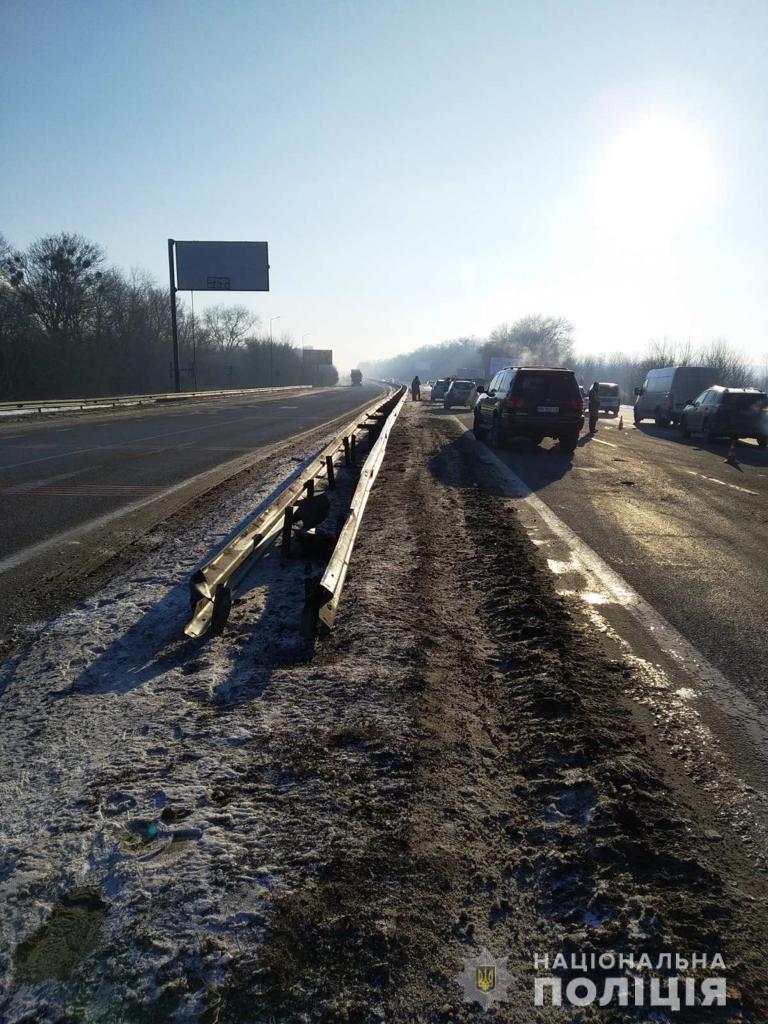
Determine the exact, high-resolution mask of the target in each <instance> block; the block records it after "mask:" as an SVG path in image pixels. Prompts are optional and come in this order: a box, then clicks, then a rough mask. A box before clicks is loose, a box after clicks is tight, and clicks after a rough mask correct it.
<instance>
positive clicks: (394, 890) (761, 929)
mask: <svg viewBox="0 0 768 1024" xmlns="http://www.w3.org/2000/svg"><path fill="white" fill-rule="evenodd" d="M632 672H633V669H632V667H631V666H629V665H628V664H626V663H624V662H622V661H620V660H616V659H612V658H609V657H607V656H606V654H605V652H604V650H603V649H602V647H601V646H600V640H599V638H596V637H594V636H592V635H590V634H588V633H587V632H586V631H585V630H584V629H583V627H581V626H580V625H578V624H577V623H576V621H575V620H574V619H573V618H572V617H571V615H570V613H569V611H568V608H567V606H566V604H565V602H564V600H563V599H562V598H560V597H558V596H557V594H556V593H555V590H554V587H553V585H552V582H551V579H550V577H549V575H548V574H547V573H546V570H545V569H544V567H543V565H542V563H541V561H540V560H539V558H538V556H537V555H536V553H535V550H534V548H533V545H532V544H531V543H530V542H529V540H528V539H527V537H526V535H525V533H524V531H523V530H522V528H521V527H520V526H519V524H518V523H517V522H516V517H515V513H514V510H513V509H512V508H511V507H510V503H509V502H508V501H506V500H505V499H504V498H503V497H502V496H500V495H493V494H489V493H487V490H485V488H484V482H483V480H482V479H481V477H480V473H479V472H478V470H477V468H476V466H475V464H474V463H473V461H472V456H471V453H470V451H469V449H468V448H467V447H465V446H464V445H463V444H462V442H461V439H460V436H459V431H458V429H457V428H455V427H452V426H451V425H450V423H449V422H448V421H446V420H441V418H440V417H439V416H434V415H431V414H430V413H425V412H422V411H421V410H418V409H415V408H414V407H413V406H406V408H405V410H404V414H403V417H402V422H400V423H398V425H397V427H396V428H395V430H394V431H393V434H392V437H391V439H390V443H389V447H388V452H387V457H386V460H385V463H384V467H383V470H382V474H381V475H380V477H379V481H378V483H377V486H376V488H375V489H374V492H373V494H372V497H371V500H370V503H369V506H368V510H367V512H366V520H365V528H364V531H363V534H362V536H361V539H360V541H359V544H358V547H357V549H356V552H355V557H354V559H353V562H352V566H351V569H350V574H349V578H348V583H347V588H346V591H345V595H344V599H343V602H342V608H341V615H340V620H339V623H338V628H337V630H336V632H335V633H334V634H333V636H332V637H331V638H330V640H329V641H327V642H326V643H325V644H323V645H322V646H320V647H319V648H318V650H317V652H316V656H315V659H314V662H313V664H312V666H311V671H310V673H309V680H310V684H311V688H312V699H313V700H315V701H316V702H317V707H318V714H317V724H316V725H315V726H314V727H312V728H310V729H307V728H306V727H304V728H303V729H299V730H298V732H292V733H291V734H284V735H283V736H282V737H273V741H272V743H271V750H270V753H271V755H272V757H274V758H275V759H276V760H278V761H282V763H283V765H284V769H285V770H286V771H287V772H289V773H290V774H291V778H292V779H293V780H294V782H296V785H294V786H292V788H291V791H290V793H289V794H288V795H287V796H286V799H287V801H288V803H287V806H286V809H287V812H288V813H287V815H286V817H287V820H288V821H289V822H290V825H289V827H288V829H287V831H286V832H285V833H284V835H283V839H282V843H283V847H282V853H281V856H282V857H284V858H285V859H286V860H287V862H288V863H289V864H290V865H291V869H292V884H291V888H290V890H289V891H287V892H286V893H284V894H283V895H281V896H279V897H277V898H276V899H275V901H274V902H273V905H272V908H271V911H270V913H269V915H268V917H267V921H266V928H265V934H264V941H263V945H262V947H261V948H260V950H259V952H258V955H257V956H256V957H255V958H252V959H250V960H247V959H242V960H239V961H238V959H237V958H235V960H234V962H233V964H232V969H231V972H230V975H229V978H228V980H227V981H226V983H225V984H224V985H223V986H222V988H221V989H220V991H219V993H218V994H217V998H216V1013H215V1016H213V1017H212V1018H211V1019H215V1020H217V1021H219V1022H221V1024H225V1022H231V1024H234V1022H241V1021H245V1020H250V1021H268V1020H280V1021H285V1022H290V1021H329V1022H330V1021H338V1020H346V1021H358V1022H368V1021H388V1022H389V1021H391V1022H395V1024H400V1022H402V1024H406V1022H411V1021H414V1020H419V1021H425V1022H426V1021H429V1022H432V1021H435V1022H438V1021H470V1020H478V1019H480V1018H481V1017H482V1016H483V1012H482V1011H481V1010H480V1008H479V1007H478V1006H477V1005H476V1004H475V1005H471V1006H470V1005H468V1004H466V1003H464V1002H462V994H461V991H460V989H459V987H458V985H457V984H456V983H455V981H454V979H455V977H456V975H457V974H459V972H460V970H461V968H462V958H463V957H473V956H476V955H478V954H479V952H480V950H481V949H482V948H483V947H487V948H488V949H489V950H490V952H491V953H492V954H493V955H494V956H496V957H503V956H508V957H509V958H510V962H509V967H510V972H511V974H512V975H513V976H514V978H515V983H514V984H513V986H512V987H511V989H510V992H509V1001H508V1003H507V1004H506V1005H505V1006H503V1007H500V1008H498V1009H496V1010H495V1013H494V1019H496V1020H500V1021H508V1022H514V1024H518V1022H519V1024H530V1022H531V1021H533V1020H536V1021H539V1020H542V1021H544V1020H546V1021H559V1020H572V1019H575V1018H574V1017H573V1011H572V1010H566V1009H557V1008H552V1007H549V1008H541V1009H536V1008H534V1006H533V976H534V968H533V956H534V955H535V954H536V953H540V954H549V955H550V956H552V957H553V956H554V955H556V954H557V953H560V952H562V953H564V954H566V955H569V954H570V953H571V952H573V953H576V954H579V955H580V954H584V953H586V954H587V955H589V954H591V953H595V954H599V953H601V952H603V951H617V952H625V953H631V952H634V953H635V954H636V955H640V954H641V953H647V954H649V955H652V956H653V957H656V956H658V954H660V953H667V952H671V953H672V954H674V953H680V954H681V955H685V954H686V953H689V952H694V951H697V952H709V953H710V954H711V955H713V954H714V953H720V954H722V956H723V957H724V958H725V961H726V964H728V965H729V970H728V972H727V974H728V982H729V993H728V994H729V999H728V1006H727V1007H726V1008H725V1009H722V1008H716V1007H697V1008H695V1009H693V1008H691V1009H690V1010H685V1009H683V1010H682V1011H681V1012H680V1013H678V1014H675V1019H676V1020H680V1021H690V1022H694V1021H695V1022H696V1024H706V1022H708V1021H734V1022H735V1021H748V1022H755V1024H757V1022H764V1021H765V1019H766V1018H767V1017H768V1001H767V998H766V976H767V975H768V971H767V970H766V966H765V964H764V963H763V962H762V950H764V949H765V948H767V943H766V938H767V936H766V922H765V919H764V915H763V916H758V915H756V913H755V909H754V908H755V904H754V897H750V896H748V895H746V894H744V893H741V892H740V891H738V889H737V888H736V886H735V885H734V884H733V881H732V879H730V878H728V877H727V872H726V871H725V870H724V869H723V863H722V862H718V860H717V858H716V856H715V854H714V853H713V851H712V849H711V844H708V843H706V842H705V841H704V840H703V839H702V835H701V828H700V827H699V825H698V824H697V823H696V821H695V820H694V818H695V810H694V809H692V808H691V806H688V805H685V804H682V805H681V804H680V803H679V802H678V797H677V794H676V792H675V791H674V787H673V785H672V783H671V780H669V779H668V778H665V777H664V775H663V773H662V771H661V770H660V769H659V768H658V767H656V765H655V764H654V763H653V760H652V758H651V756H650V753H649V747H648V745H647V742H646V738H645V737H644V736H643V735H642V734H640V733H638V731H637V728H636V725H635V723H634V719H633V716H632V714H631V707H630V696H629V695H630V692H631V689H632ZM756 891H758V893H760V892H762V893H763V894H764V891H765V890H764V880H762V881H761V882H760V884H759V885H756ZM750 900H752V901H753V902H752V903H750ZM555 973H556V972H555ZM576 973H577V974H581V973H584V972H578V971H577V972H576ZM586 973H588V974H589V973H590V972H586ZM608 973H609V974H616V973H618V972H615V971H614V972H610V971H609V972H608ZM590 976H592V977H593V978H594V980H596V981H598V982H599V981H600V980H601V979H600V978H599V977H597V976H595V974H594V973H592V974H591V975H590ZM565 980H567V976H564V981H565ZM579 1013H580V1016H579V1018H578V1019H579V1020H581V1021H584V1022H586V1021H591V1020H596V1021H597V1020H599V1021H630V1020H638V1021H639V1020H646V1019H648V1017H647V1011H645V1010H643V1009H641V1008H638V1009H636V1010H635V1009H633V1008H624V1009H619V1008H616V1007H614V1008H611V1007H598V1006H596V1005H595V1006H593V1007H585V1008H583V1009H582V1010H580V1011H579ZM656 1019H664V1018H663V1017H658V1018H656Z"/></svg>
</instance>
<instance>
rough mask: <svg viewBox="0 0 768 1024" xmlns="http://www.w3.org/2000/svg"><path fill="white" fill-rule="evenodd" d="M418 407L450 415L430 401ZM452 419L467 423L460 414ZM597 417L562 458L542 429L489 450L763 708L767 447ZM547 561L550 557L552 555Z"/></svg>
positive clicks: (467, 416) (767, 698)
mask: <svg viewBox="0 0 768 1024" xmlns="http://www.w3.org/2000/svg"><path fill="white" fill-rule="evenodd" d="M429 412H430V415H435V416H448V415H455V413H456V410H452V411H451V412H450V413H448V412H444V411H443V410H442V409H430V410H429ZM459 419H460V420H461V422H462V423H463V424H464V425H465V426H466V427H467V428H468V429H469V428H470V427H471V423H472V416H471V413H460V414H459ZM727 452H728V447H727V445H726V444H712V445H709V444H706V443H704V442H703V441H702V440H701V439H698V438H692V439H690V440H683V439H682V438H681V436H680V434H679V432H678V431H677V430H676V429H674V428H657V427H655V426H654V425H653V424H651V423H643V424H641V425H640V426H639V427H635V426H634V425H633V423H632V417H631V409H630V410H627V409H626V408H625V409H624V426H623V429H622V430H619V429H618V421H617V420H615V419H612V418H604V417H601V419H600V421H599V426H598V431H597V433H596V434H595V435H594V436H592V437H590V435H589V434H587V433H584V434H583V435H582V438H581V441H580V443H579V446H578V448H577V449H576V452H575V454H574V456H573V458H568V457H567V456H566V455H564V454H562V453H560V451H559V450H558V448H557V445H556V444H555V443H554V442H552V441H549V440H545V441H544V442H543V443H542V445H541V446H540V447H539V448H534V447H533V446H532V445H531V444H530V443H527V442H523V441H520V442H517V443H515V442H513V443H512V445H510V446H508V447H507V449H505V450H504V451H499V452H496V454H497V455H498V457H499V458H500V459H501V460H502V461H503V462H504V464H505V465H507V466H509V467H510V468H511V469H512V470H513V471H514V473H515V474H516V475H517V476H518V477H519V478H520V479H521V480H522V481H523V482H524V483H525V484H526V485H527V487H528V488H530V490H531V491H532V492H533V493H534V494H535V495H536V496H537V497H538V498H539V499H541V501H543V502H544V503H545V505H546V506H547V507H548V508H549V509H551V510H552V511H553V512H554V513H555V515H556V516H557V517H558V518H559V520H560V521H561V522H563V523H565V524H566V525H567V527H569V528H570V530H571V531H573V532H574V533H575V534H576V535H577V537H578V538H580V539H581V541H583V542H584V543H585V544H586V545H588V547H589V548H590V549H591V550H592V551H593V552H597V553H598V554H599V556H600V558H601V559H603V560H604V561H605V562H606V563H607V564H608V565H609V566H610V568H611V569H613V570H614V571H615V572H616V573H618V574H619V576H620V577H621V578H622V579H623V580H625V581H626V582H627V583H628V584H629V585H630V586H631V587H632V588H633V589H634V590H635V591H636V592H637V593H638V594H640V595H641V597H642V598H644V599H645V601H646V602H648V604H650V605H651V606H652V608H654V609H655V610H656V611H657V612H658V613H659V614H660V615H661V616H663V618H664V619H666V621H667V622H668V623H670V624H671V625H672V626H673V627H674V628H675V629H676V630H677V631H678V632H679V633H680V634H681V635H682V636H683V637H684V638H685V639H686V640H687V641H689V642H690V643H691V644H692V645H693V646H694V647H695V648H696V649H697V650H698V651H699V652H701V654H702V655H703V656H704V657H705V658H706V659H707V660H708V661H709V662H710V663H711V664H712V665H713V666H715V667H716V668H717V669H718V670H719V672H721V673H722V674H723V675H724V676H725V677H727V679H728V680H730V681H731V683H732V684H733V685H734V687H736V688H737V689H738V690H739V691H740V692H742V693H743V694H745V695H746V696H747V697H748V698H749V699H750V700H751V701H752V702H754V704H755V705H756V706H757V707H759V708H760V709H761V710H762V711H763V712H765V711H766V710H768V644H766V615H767V614H768V452H766V451H763V450H760V449H758V448H757V446H756V445H755V444H754V442H746V441H744V442H739V444H738V445H737V460H738V465H737V466H731V465H729V464H727V463H726V461H725V458H726V455H727ZM555 568H556V569H558V568H560V569H562V567H558V566H557V565H556V566H555Z"/></svg>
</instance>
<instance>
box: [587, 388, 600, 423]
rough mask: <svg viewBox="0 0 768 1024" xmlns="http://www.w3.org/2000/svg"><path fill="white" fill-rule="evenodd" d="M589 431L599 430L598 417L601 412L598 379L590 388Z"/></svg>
mask: <svg viewBox="0 0 768 1024" xmlns="http://www.w3.org/2000/svg"><path fill="white" fill-rule="evenodd" d="M587 398H588V399H589V432H590V434H594V433H595V432H596V431H597V417H598V414H599V412H600V385H599V384H598V382H597V381H595V383H594V384H593V385H592V387H591V388H590V389H589V393H588V395H587Z"/></svg>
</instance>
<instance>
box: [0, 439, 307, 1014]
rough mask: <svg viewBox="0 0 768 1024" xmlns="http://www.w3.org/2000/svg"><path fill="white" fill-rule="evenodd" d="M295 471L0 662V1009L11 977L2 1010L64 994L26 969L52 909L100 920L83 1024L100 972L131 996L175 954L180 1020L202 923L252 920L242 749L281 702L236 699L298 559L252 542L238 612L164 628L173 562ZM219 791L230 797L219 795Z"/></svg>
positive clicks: (205, 930) (47, 940) (282, 473)
mask: <svg viewBox="0 0 768 1024" xmlns="http://www.w3.org/2000/svg"><path fill="white" fill-rule="evenodd" d="M310 454H314V453H308V452H303V453H302V456H307V455H310ZM300 469H301V465H298V466H297V461H296V459H288V458H283V459H282V460H281V461H279V462H277V464H275V465H274V466H273V470H272V473H271V475H270V476H269V477H267V478H265V479H263V481H262V483H261V486H260V488H259V490H258V491H257V492H255V493H251V494H248V495H241V496H240V497H239V498H238V499H232V500H231V501H230V502H229V503H228V504H227V505H225V507H223V508H222V509H221V515H220V517H218V518H217V521H216V522H215V523H207V524H205V525H204V527H202V528H201V527H196V528H193V529H190V530H189V531H188V532H187V533H185V534H184V535H181V536H172V535H168V536H165V537H164V538H163V543H162V544H161V545H160V546H159V548H158V549H157V550H156V552H155V553H153V554H151V555H149V556H147V557H146V558H145V559H144V560H143V562H141V563H140V564H139V565H137V566H136V567H134V568H133V569H132V570H131V571H130V572H129V573H128V574H127V575H125V576H124V577H122V578H119V579H116V580H115V581H114V582H113V583H112V584H111V585H109V586H107V587H106V588H105V589H104V590H103V591H101V592H100V593H98V594H96V595H95V596H93V597H92V598H91V599H90V600H88V601H86V602H84V603H83V604H82V605H80V606H79V607H77V608H75V609H73V610H72V611H70V612H68V613H66V614H64V615H62V616H61V617H60V618H58V619H57V620H55V621H53V622H49V623H40V624H39V625H38V626H37V627H36V628H35V630H34V631H32V632H33V634H34V635H32V636H31V637H30V643H29V645H28V647H27V648H26V649H25V650H24V651H23V653H22V654H21V655H20V656H18V657H16V658H15V659H14V660H13V661H12V662H10V663H9V664H7V665H6V666H5V668H4V669H3V671H2V673H0V695H1V696H0V714H1V715H2V722H3V729H2V736H3V742H2V748H1V749H0V835H2V837H3V850H2V855H1V857H0V902H1V903H2V905H3V907H4V908H5V913H4V914H3V915H2V916H1V917H0V951H2V952H0V1006H1V1005H2V993H3V991H6V992H7V991H8V989H9V984H10V980H11V974H12V973H14V974H15V977H16V979H17V980H18V979H19V978H23V979H24V980H25V981H28V982H37V981H39V984H34V985H32V986H31V987H29V986H27V987H25V988H24V989H23V990H18V989H17V990H16V991H15V994H14V995H13V996H12V1000H11V1007H12V1009H11V1012H10V1016H9V1018H8V1019H10V1020H15V1019H18V1018H19V1017H20V1016H21V1015H23V1013H24V1012H27V1011H31V1012H33V1013H34V1015H35V1019H39V1020H47V1019H49V1018H48V1016H46V1014H49V1013H50V1014H53V1016H52V1017H51V1018H50V1019H55V1012H54V1011H55V1008H56V1007H57V1006H59V1007H60V1008H61V1007H62V1006H63V1005H65V1004H64V1002H63V998H64V996H63V993H64V990H63V987H62V986H61V983H60V982H57V981H55V980H53V981H51V980H41V979H43V978H44V976H45V975H47V974H49V973H50V961H51V958H55V957H58V956H60V955H62V953H61V949H60V948H57V943H56V940H55V936H54V935H52V934H51V933H52V931H55V925H56V922H57V921H60V920H66V914H67V913H68V914H69V915H70V916H69V923H70V925H72V920H73V915H74V916H75V917H76V918H77V920H78V921H80V923H81V924H82V919H83V917H85V919H86V921H87V924H88V927H91V928H92V929H93V931H94V941H96V938H95V936H96V934H99V933H100V931H101V929H102V926H103V929H106V934H105V935H101V937H100V938H99V940H98V941H99V943H100V944H104V945H105V946H106V948H107V949H108V950H109V956H108V958H107V959H106V960H105V961H102V962H101V964H100V965H99V973H100V978H94V977H91V978H89V979H88V980H87V985H86V987H87V988H88V989H90V991H89V993H88V995H87V996H85V995H84V996H83V1003H82V1005H81V1007H80V1011H79V1012H80V1016H78V1018H77V1019H78V1020H83V1021H90V1020H94V1021H95V1020H103V1019H107V1018H106V1014H107V1010H108V1008H109V1007H110V1006H111V1005H112V1002H113V1000H115V999H117V998H118V995H119V999H120V1000H121V1001H122V1000H123V999H125V991H124V985H123V989H121V991H120V992H119V994H118V993H117V992H115V991H114V990H113V984H112V982H113V980H114V978H115V977H117V976H119V977H120V978H121V981H122V983H124V981H125V979H126V978H129V979H132V983H133V984H134V985H135V989H134V991H133V992H132V994H131V995H132V998H133V999H134V1000H135V1003H136V1004H137V1005H141V1004H145V1005H146V1004H147V1003H149V1002H152V1003H156V1004H157V1001H158V999H161V998H162V992H163V990H164V989H165V988H170V989H173V986H174V978H173V969H172V968H171V967H170V966H169V965H171V964H173V963H175V962H176V960H177V958H179V957H181V956H184V957H185V958H186V959H187V961H189V959H190V958H192V959H193V960H194V959H195V958H197V959H198V960H199V975H200V988H199V990H198V991H197V992H194V993H188V994H187V995H186V996H185V997H184V998H183V999H182V1000H181V1007H180V1009H179V1011H178V1012H179V1013H180V1015H181V1017H182V1018H184V1017H185V1016H188V1015H189V1016H192V1017H197V1016H198V1015H199V1012H200V1010H201V1006H200V1005H198V1004H200V1003H201V1001H202V1000H204V998H205V993H206V991H207V989H208V987H209V986H211V985H214V984H215V983H216V979H217V976H218V975H219V974H220V973H221V971H222V970H223V969H224V961H225V960H226V951H225V945H223V944H220V943H217V941H216V936H219V935H222V934H226V935H227V936H229V938H230V939H231V940H232V942H234V944H235V945H236V944H237V942H238V932H239V931H240V930H242V929H244V928H246V927H247V928H248V932H249V936H250V939H251V941H252V940H253V936H254V934H255V935H258V929H256V930H255V931H254V922H258V920H259V915H260V912H261V909H262V899H263V895H264V894H265V893H268V892H270V891H274V890H276V889H279V888H280V887H281V886H283V885H284V881H283V879H282V878H281V877H280V875H279V874H278V873H276V871H275V869H274V867H273V865H272V864H271V863H270V849H271V846H272V837H273V832H274V831H275V829H276V828H279V821H278V819H279V818H280V814H281V810H280V804H279V801H278V800H276V799H275V794H274V783H273V782H272V781H261V780H260V778H259V765H260V761H261V759H262V755H261V754H260V747H262V745H263V743H264V741H265V738H268V737H269V735H270V731H271V729H272V727H273V724H274V722H275V721H276V720H277V719H278V718H280V717H281V716H286V715H287V716H291V715H292V714H293V713H294V712H293V709H292V707H291V706H290V703H289V705H287V706H286V705H285V704H284V703H282V702H281V700H280V699H279V695H277V697H276V699H274V700H271V701H270V702H269V703H263V702H258V703H256V704H252V703H249V704H248V705H247V706H246V705H245V704H244V703H243V700H242V698H243V696H244V695H245V694H247V695H248V696H249V697H253V696H254V695H257V694H258V693H259V691H260V689H261V688H263V687H264V686H266V685H267V683H268V681H269V677H270V673H271V670H272V667H273V665H274V663H275V662H276V661H277V662H278V663H279V662H280V661H281V660H288V661H290V660H291V659H292V657H293V656H294V655H295V654H296V652H297V650H298V647H297V644H298V639H297V629H296V626H297V624H298V623H297V619H298V615H299V612H300V610H301V603H302V601H301V599H302V597H303V593H304V569H303V568H302V565H301V564H298V563H297V564H293V565H282V564H281V560H280V556H279V552H272V553H270V554H268V555H267V557H266V558H265V559H264V560H263V561H262V562H260V563H259V564H258V565H257V567H256V571H255V572H254V573H253V574H252V576H251V578H250V581H247V583H246V587H245V589H246V590H248V593H247V597H245V598H240V601H241V602H242V601H245V602H247V611H248V615H247V617H241V618H240V619H238V617H237V615H234V616H233V619H235V620H237V621H235V622H234V623H233V624H232V626H231V627H230V629H229V630H228V632H227V634H226V635H225V636H223V637H219V638H214V639H211V640H209V641H208V642H207V643H205V644H204V645H197V644H195V643H193V642H189V641H186V640H185V639H184V638H183V636H182V628H183V625H184V623H185V622H186V620H187V618H188V616H189V596H188V589H187V580H188V578H189V576H190V574H191V572H192V570H193V569H194V568H195V566H196V565H197V564H199V563H200V561H202V560H204V558H205V557H206V556H207V555H208V554H209V553H210V551H211V549H212V548H214V547H216V546H218V545H220V544H221V543H223V542H224V541H225V540H226V537H227V536H228V535H230V533H231V531H233V530H234V529H235V528H236V527H238V526H239V525H241V524H242V521H243V520H244V519H245V518H250V517H251V516H252V515H253V514H255V511H257V510H258V507H260V506H261V505H263V503H265V501H266V500H268V499H269V497H270V496H271V494H272V492H273V491H274V490H275V488H276V487H278V486H279V485H281V484H283V483H284V481H285V480H286V477H287V476H288V475H289V474H291V475H295V474H296V473H298V472H299V471H300ZM254 506H256V508H254ZM236 610H237V609H236ZM235 787H238V788H239V789H240V790H243V789H245V790H247V791H249V793H250V799H249V800H248V801H246V802H244V803H243V802H240V803H238V804H236V805H232V804H231V802H230V800H229V798H228V795H229V794H230V793H231V792H232V790H233V789H234V788H235ZM262 790H263V799H262ZM105 901H108V904H109V914H108V916H107V915H105V913H104V911H105V909H106V903H105ZM73 908H74V909H73ZM78 914H79V917H78V916H77V915H78ZM62 915H64V917H63V918H62ZM45 922H48V924H45ZM51 922H53V925H54V927H52V925H51ZM36 929H41V930H40V931H38V932H36ZM64 930H65V931H66V927H65V929H64ZM30 936H32V947H33V948H31V949H28V948H27V947H23V948H22V955H21V956H20V955H19V953H18V951H17V954H16V958H15V959H16V962H15V964H14V957H13V950H14V949H15V948H16V947H17V946H18V944H19V943H20V942H21V941H22V940H24V939H27V940H29V939H30ZM64 941H65V942H66V937H65V939H64ZM58 946H59V947H60V946H61V943H59V944H58ZM86 947H87V943H86ZM43 961H45V962H43ZM164 965H165V968H166V971H165V974H164V973H163V970H164ZM61 973H62V974H65V973H66V964H64V965H63V967H62V970H61ZM94 991H96V992H97V993H98V995H97V997H94ZM72 998H73V996H72V992H71V991H69V992H68V994H67V1000H68V1002H67V1004H66V1005H68V1006H70V1009H71V1005H72V1004H71V1000H72ZM0 1017H2V1014H1V1013H0ZM3 1019H5V1018H3ZM120 1019H122V1017H121V1018H120Z"/></svg>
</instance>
